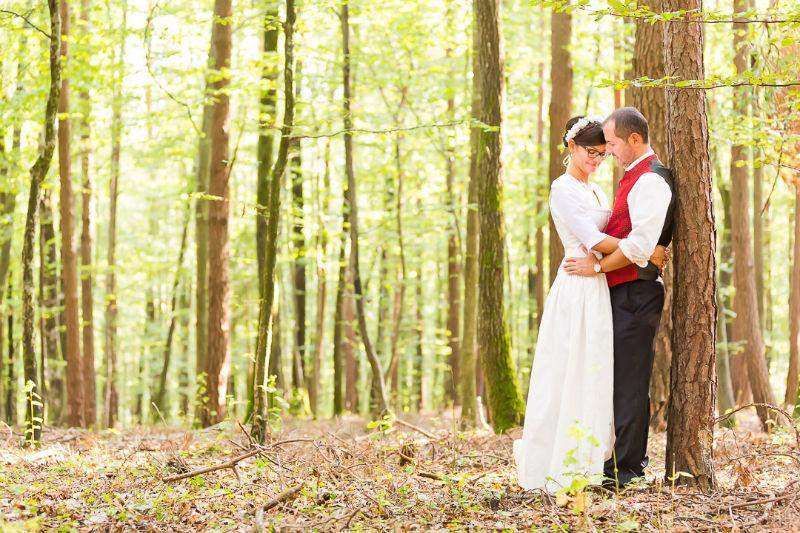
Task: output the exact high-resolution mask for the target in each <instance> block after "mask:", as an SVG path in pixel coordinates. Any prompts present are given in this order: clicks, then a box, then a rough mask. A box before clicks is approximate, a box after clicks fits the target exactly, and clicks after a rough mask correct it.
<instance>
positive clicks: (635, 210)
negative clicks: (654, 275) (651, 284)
mask: <svg viewBox="0 0 800 533" xmlns="http://www.w3.org/2000/svg"><path fill="white" fill-rule="evenodd" d="M650 155H653V150H652V149H648V150H647V152H645V153H644V154H643V155H642V156H641V157H639V158H638V159H636V160H635V161H634V162H633V163H631V164H630V165H628V166H627V167H626V168H625V171H626V172H627V171H629V170H631V169H632V168H633V167H635V166H636V165H638V164H639V163H640V162H641V161H642V160H644V159H645V158H647V157H649V156H650ZM671 199H672V191H671V190H670V188H669V185H668V184H667V182H666V180H665V179H664V178H662V177H661V176H659V175H658V174H656V173H655V172H645V173H644V174H642V175H641V176H640V177H639V179H638V180H636V183H634V185H633V187H631V190H630V192H629V193H628V211H629V212H630V216H631V232H630V234H628V236H627V237H625V238H624V239H622V240H621V241H619V249H620V251H621V252H622V255H624V256H625V257H627V258H628V260H629V261H630V262H631V263H633V264H635V265H638V266H640V267H646V266H647V261H648V260H649V259H650V256H651V255H653V252H654V251H655V249H656V245H657V244H658V239H659V237H661V232H662V231H663V229H664V219H665V218H666V216H667V209H668V208H669V203H670V200H671Z"/></svg>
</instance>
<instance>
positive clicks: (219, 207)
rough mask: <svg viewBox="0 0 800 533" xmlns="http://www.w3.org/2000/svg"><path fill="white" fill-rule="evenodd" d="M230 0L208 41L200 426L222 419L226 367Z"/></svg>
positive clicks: (222, 3) (224, 0) (220, 1)
mask: <svg viewBox="0 0 800 533" xmlns="http://www.w3.org/2000/svg"><path fill="white" fill-rule="evenodd" d="M232 16H233V9H232V7H231V0H215V2H214V25H213V27H212V30H211V43H212V45H211V46H212V49H213V53H212V56H213V58H214V62H213V66H212V69H211V70H212V72H213V73H214V77H213V81H212V82H211V84H210V92H211V93H212V95H213V98H214V103H213V105H212V112H211V153H210V158H209V191H208V192H209V194H210V195H212V196H214V197H216V198H215V199H214V200H213V201H212V202H211V205H210V206H209V210H208V294H209V299H208V300H209V301H208V329H207V331H208V334H207V335H208V336H207V340H206V342H207V357H206V395H207V401H206V406H205V409H203V416H202V424H203V426H210V425H212V424H216V423H218V422H220V421H222V420H223V419H224V418H225V403H226V395H227V385H228V372H229V371H230V355H231V354H230V342H229V341H230V265H229V259H230V248H229V238H228V218H229V213H230V206H229V203H228V202H229V198H230V194H229V189H230V184H229V178H230V154H229V147H228V138H229V131H228V126H229V124H228V114H229V110H230V95H229V94H228V86H229V85H230V77H229V76H230V74H229V72H228V69H229V68H230V63H231V40H232V39H231V38H232V28H231V17H232Z"/></svg>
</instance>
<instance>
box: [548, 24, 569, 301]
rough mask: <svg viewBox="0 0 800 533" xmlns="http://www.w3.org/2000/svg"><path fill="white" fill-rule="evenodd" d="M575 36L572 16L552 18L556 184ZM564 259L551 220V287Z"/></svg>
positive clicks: (552, 150) (552, 175)
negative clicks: (555, 89) (572, 37)
mask: <svg viewBox="0 0 800 533" xmlns="http://www.w3.org/2000/svg"><path fill="white" fill-rule="evenodd" d="M571 36H572V16H571V15H570V14H569V13H556V12H555V10H554V11H553V14H552V15H551V18H550V87H553V88H556V87H557V88H558V89H557V90H558V94H557V96H556V97H552V98H550V111H549V115H550V163H549V171H548V174H549V176H550V182H551V183H552V182H553V180H555V179H556V178H557V177H559V176H560V175H561V174H563V173H564V164H563V161H562V156H561V148H562V147H563V144H562V143H563V139H564V125H565V124H566V123H567V121H568V120H569V119H570V113H571V110H572V56H571V54H570V51H569V44H570V39H571ZM563 257H564V247H563V246H562V245H561V240H560V239H559V238H558V233H557V232H556V226H555V224H554V223H553V217H550V284H551V285H552V284H553V280H555V279H556V274H558V267H559V265H560V264H561V260H562V259H563Z"/></svg>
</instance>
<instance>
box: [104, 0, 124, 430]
mask: <svg viewBox="0 0 800 533" xmlns="http://www.w3.org/2000/svg"><path fill="white" fill-rule="evenodd" d="M127 28H128V4H127V1H123V2H122V30H121V37H120V42H119V51H118V52H117V57H116V61H117V67H116V71H115V76H114V80H113V84H114V91H113V93H114V94H113V100H112V102H111V175H110V178H109V182H108V206H109V207H108V211H109V213H108V249H107V251H106V254H107V255H106V263H107V264H106V298H105V299H106V310H105V313H106V324H105V360H106V390H105V399H104V403H105V416H106V420H105V423H106V427H109V428H111V427H114V424H115V423H116V421H117V416H118V410H119V396H118V394H117V200H118V198H119V178H120V161H119V160H120V153H121V151H122V127H123V124H122V84H123V79H124V67H125V38H126V35H127Z"/></svg>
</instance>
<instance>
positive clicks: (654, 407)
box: [625, 0, 672, 430]
mask: <svg viewBox="0 0 800 533" xmlns="http://www.w3.org/2000/svg"><path fill="white" fill-rule="evenodd" d="M640 5H644V6H646V7H648V8H649V9H650V10H651V11H653V12H655V13H660V12H661V10H662V9H661V0H645V1H644V2H642V3H641V4H640ZM630 75H631V76H632V77H634V78H639V77H642V76H647V77H649V78H652V79H659V78H662V77H663V76H664V24H663V23H655V24H651V23H649V22H646V21H644V20H641V19H637V20H636V43H635V46H634V52H633V65H632V71H631V72H630ZM625 96H626V100H628V96H630V105H633V106H634V107H636V108H638V109H639V111H641V112H642V114H643V115H644V116H645V117H647V120H648V122H649V126H650V145H651V146H652V147H653V150H654V151H655V152H656V154H658V155H659V157H661V158H663V159H664V160H668V159H669V154H667V130H666V112H667V110H666V92H665V91H664V89H659V88H636V87H631V88H630V89H629V93H626V95H625ZM626 103H627V102H626ZM663 280H664V290H665V293H664V309H663V312H662V314H661V323H660V324H659V327H658V333H657V334H656V338H655V342H654V350H655V359H654V360H653V372H652V378H651V380H650V413H651V415H650V423H651V425H652V426H653V427H654V428H656V429H658V430H663V429H664V428H666V425H667V418H666V416H667V400H668V396H669V367H670V361H671V359H672V342H671V340H672V269H671V268H667V269H666V270H665V271H664V275H663Z"/></svg>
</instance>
